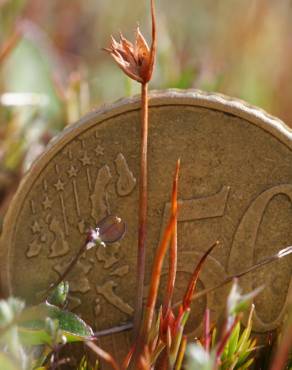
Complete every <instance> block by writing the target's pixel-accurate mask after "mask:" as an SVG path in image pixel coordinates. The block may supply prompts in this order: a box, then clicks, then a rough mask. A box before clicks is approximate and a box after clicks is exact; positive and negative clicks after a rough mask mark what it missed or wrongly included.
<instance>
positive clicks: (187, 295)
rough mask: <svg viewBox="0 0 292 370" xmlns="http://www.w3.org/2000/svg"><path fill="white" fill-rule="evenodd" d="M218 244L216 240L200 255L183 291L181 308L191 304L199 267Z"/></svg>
mask: <svg viewBox="0 0 292 370" xmlns="http://www.w3.org/2000/svg"><path fill="white" fill-rule="evenodd" d="M218 245H219V242H218V241H216V242H215V243H214V244H213V245H212V246H211V247H210V248H209V249H208V250H207V251H206V252H205V253H204V254H203V256H202V257H201V259H200V261H199V263H198V264H197V266H196V268H195V270H194V272H193V275H192V277H191V280H190V282H189V285H188V288H187V291H186V293H185V296H184V299H183V309H184V310H186V309H187V308H189V307H190V305H191V300H192V296H193V294H194V291H195V288H196V285H197V281H198V278H199V275H200V272H201V269H202V267H203V265H204V262H205V261H206V259H207V257H208V256H209V254H210V253H211V252H212V251H213V249H214V248H215V247H217V246H218Z"/></svg>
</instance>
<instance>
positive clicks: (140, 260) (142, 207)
mask: <svg viewBox="0 0 292 370" xmlns="http://www.w3.org/2000/svg"><path fill="white" fill-rule="evenodd" d="M147 149H148V83H143V84H142V85H141V157H140V189H139V190H140V191H139V227H138V252H137V296H136V307H135V317H134V335H135V337H136V336H137V335H138V331H139V327H140V323H141V318H142V309H143V307H142V306H143V292H144V278H145V255H146V251H145V246H146V231H147V174H148V173H147V166H148V164H147Z"/></svg>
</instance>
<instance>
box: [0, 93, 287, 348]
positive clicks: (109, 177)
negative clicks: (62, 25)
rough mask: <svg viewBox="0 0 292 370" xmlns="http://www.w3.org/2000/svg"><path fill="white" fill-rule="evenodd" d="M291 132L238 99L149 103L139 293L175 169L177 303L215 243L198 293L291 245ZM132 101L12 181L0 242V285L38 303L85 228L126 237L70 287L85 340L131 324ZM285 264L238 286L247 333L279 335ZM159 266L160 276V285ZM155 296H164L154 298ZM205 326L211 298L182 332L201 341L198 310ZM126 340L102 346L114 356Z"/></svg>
mask: <svg viewBox="0 0 292 370" xmlns="http://www.w3.org/2000/svg"><path fill="white" fill-rule="evenodd" d="M291 151H292V133H291V130H289V129H288V128H287V127H286V126H285V125H284V123H283V122H281V121H279V120H278V119H276V118H274V117H271V116H269V115H268V114H266V113H265V112H263V111H261V110H259V109H256V108H254V107H251V106H249V105H247V104H246V103H244V102H241V101H239V100H236V99H231V98H228V97H224V96H222V95H218V94H206V93H203V92H199V91H194V90H190V91H177V90H169V91H162V92H153V93H152V94H151V95H150V124H149V207H148V225H147V243H146V246H147V252H146V255H147V261H146V262H147V263H146V264H147V271H146V282H145V285H146V288H147V286H148V283H149V276H150V274H151V262H152V260H153V255H154V253H155V250H156V248H157V245H158V242H159V239H160V238H161V233H162V230H163V227H164V225H165V224H166V222H167V218H168V215H169V208H170V203H169V202H170V192H171V185H172V176H173V172H174V168H175V163H176V160H177V159H178V158H180V159H181V174H180V180H179V215H178V279H179V281H178V282H177V286H178V289H177V292H176V299H177V300H178V299H179V297H182V291H183V289H184V287H185V286H186V284H187V280H188V279H189V277H190V274H191V273H192V271H193V269H194V268H195V265H196V263H197V261H198V260H199V258H200V256H201V255H202V253H203V252H204V251H205V250H206V249H207V248H208V247H209V246H210V245H211V244H212V243H213V242H214V241H215V240H217V239H218V240H219V241H221V247H220V248H218V249H217V250H215V251H214V252H213V254H212V255H211V256H210V257H209V258H208V259H207V262H206V264H205V267H204V269H203V271H202V274H201V278H200V288H201V289H203V288H207V287H211V286H214V285H216V284H217V283H218V282H220V281H222V280H223V279H224V278H225V277H226V276H227V275H228V274H230V273H232V274H234V273H237V272H240V271H242V270H244V269H245V268H247V267H249V266H251V265H253V264H254V263H256V262H258V261H260V260H262V259H263V258H265V257H267V256H269V255H271V254H273V253H276V252H277V251H279V250H280V249H281V248H283V247H286V246H287V245H289V244H292V228H291V221H292V205H291V202H292V167H291V163H292V152H291ZM139 158H140V100H139V97H135V98H131V99H125V100H122V101H119V102H117V103H115V104H113V105H110V106H107V107H103V108H101V109H100V110H97V111H94V112H91V113H89V114H88V115H87V116H85V117H84V118H83V119H81V120H80V122H78V123H77V124H75V125H73V126H71V127H70V128H68V129H67V130H65V131H64V132H63V133H61V134H60V135H59V136H58V137H57V138H56V139H55V140H54V141H53V142H52V143H50V145H49V147H48V148H47V150H46V152H45V153H44V154H43V155H42V156H41V157H40V158H39V159H38V161H37V162H36V163H35V164H34V165H33V167H32V169H31V170H30V171H29V173H28V174H27V176H26V177H25V179H24V180H23V182H22V184H21V186H20V188H19V190H18V192H17V194H16V196H15V198H14V200H13V202H12V204H11V207H10V210H9V212H8V214H7V217H6V219H5V224H4V229H3V235H2V239H1V255H2V257H1V271H2V286H3V289H5V291H6V292H9V294H13V295H15V296H20V297H24V298H25V299H26V300H27V301H28V302H35V301H37V299H38V293H39V292H41V291H44V290H45V289H46V288H47V287H48V286H49V285H50V284H51V283H52V282H54V281H55V280H56V279H57V278H58V276H59V275H60V274H61V273H62V271H64V269H65V268H66V266H67V265H68V263H70V260H71V259H72V258H73V257H74V255H75V254H76V253H77V251H78V250H79V248H80V246H81V245H82V243H84V240H85V239H86V233H87V231H88V229H89V228H90V227H92V228H94V227H96V223H97V222H98V221H100V220H102V219H104V217H106V216H107V215H109V214H113V215H118V216H119V217H121V219H122V220H123V221H124V222H125V223H126V225H127V232H126V234H125V237H124V238H123V239H122V240H119V241H117V242H115V243H113V244H110V245H108V246H106V247H105V248H104V247H102V246H99V247H97V248H93V249H91V250H89V251H88V252H87V253H86V255H84V256H83V257H82V258H81V259H80V261H79V262H78V264H77V266H76V267H75V268H74V269H73V270H72V271H71V273H70V275H69V276H68V279H69V282H70V289H71V303H70V307H71V309H73V310H74V311H75V312H77V313H79V314H80V315H81V316H82V318H84V319H85V320H86V321H87V322H88V323H90V324H91V325H92V326H93V327H94V329H95V330H102V329H107V328H110V327H113V326H116V325H121V324H122V323H124V322H127V321H131V320H132V317H133V313H134V301H135V294H136V281H137V278H136V250H137V228H138V227H137V226H138V218H137V214H138V195H139V194H138V182H139ZM291 261H292V260H291V258H290V257H288V258H287V259H286V260H285V259H284V260H283V261H280V262H277V263H276V264H274V265H273V268H271V267H267V268H264V269H262V270H261V271H259V272H256V273H255V274H253V275H252V276H247V277H246V278H244V279H242V280H241V281H240V284H241V285H242V286H243V288H244V289H245V290H247V291H248V290H252V289H254V288H255V287H256V286H258V285H260V284H261V283H262V282H264V283H265V284H266V289H265V290H264V291H263V292H262V293H261V294H260V295H259V296H258V297H257V298H256V299H255V303H256V314H255V320H254V321H255V323H254V329H255V330H256V331H267V330H271V329H274V328H275V327H277V326H278V325H279V324H280V322H281V319H282V317H283V313H284V309H285V305H286V301H287V297H288V292H289V289H291V266H292V264H291ZM166 276H167V263H166V264H165V266H164V270H163V275H162V286H165V285H164V284H165V280H166ZM162 291H163V289H162ZM206 304H207V305H208V306H209V308H210V309H211V312H212V315H213V318H214V319H215V320H216V318H218V317H219V316H220V315H221V314H222V313H223V312H224V307H225V298H224V295H223V294H221V293H220V292H215V293H214V294H211V295H208V296H207V298H206V299H202V300H201V301H200V304H198V303H194V304H193V308H194V310H195V311H196V312H197V314H194V315H193V317H192V319H191V320H192V322H191V324H190V329H189V330H195V329H197V330H199V328H200V325H201V323H202V316H203V312H204V308H205V305H206ZM126 337H127V336H126V335H125V334H117V335H116V336H110V337H107V338H105V339H104V340H103V343H104V344H105V347H107V346H109V347H111V348H113V347H112V346H113V343H117V342H118V343H121V342H123V343H122V344H121V345H116V352H119V350H121V351H123V349H122V347H123V346H124V347H126V346H128V344H129V343H128V342H127V340H128V339H127V340H125V339H123V338H126Z"/></svg>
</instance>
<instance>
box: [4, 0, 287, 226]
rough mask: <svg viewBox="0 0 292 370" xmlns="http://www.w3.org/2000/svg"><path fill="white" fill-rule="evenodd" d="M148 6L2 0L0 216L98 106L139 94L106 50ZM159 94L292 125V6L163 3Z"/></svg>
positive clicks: (118, 0) (258, 0) (277, 0)
mask: <svg viewBox="0 0 292 370" xmlns="http://www.w3.org/2000/svg"><path fill="white" fill-rule="evenodd" d="M149 3H150V1H149V0H143V1H139V2H137V1H134V0H87V1H81V0H70V1H68V0H50V1H43V0H0V215H1V219H2V217H3V215H4V213H5V211H6V209H7V206H8V205H9V202H10V200H11V196H12V194H13V193H14V192H15V190H16V188H17V186H18V183H19V180H20V179H21V177H22V176H23V174H24V173H25V171H26V170H27V169H28V168H29V166H30V164H31V162H32V161H33V160H34V158H35V157H37V156H38V155H39V154H40V153H41V152H42V151H43V150H44V148H45V146H46V144H47V143H48V141H49V140H50V139H51V138H52V137H53V136H54V135H56V134H57V133H58V132H60V131H61V130H62V129H63V128H64V127H65V126H67V125H69V124H70V123H72V122H74V121H76V120H77V119H78V118H79V117H80V116H81V115H83V114H85V113H86V112H87V111H89V110H91V109H93V108H95V107H97V106H99V105H100V104H103V103H107V102H111V101H114V100H116V99H118V98H120V97H123V96H129V95H132V94H136V93H137V92H139V86H137V84H136V83H135V82H132V81H130V80H129V79H127V78H126V77H124V75H123V74H122V73H120V70H119V69H118V68H117V66H116V65H114V63H113V62H112V61H111V60H110V57H109V56H108V55H107V54H106V53H104V52H103V51H102V50H101V48H102V47H106V46H108V45H109V40H110V35H111V34H113V35H115V36H118V31H120V30H121V31H123V33H124V35H125V36H126V37H128V38H129V39H133V37H134V30H135V27H136V24H137V22H139V24H140V26H141V29H142V32H143V34H144V35H146V37H147V38H148V40H149V36H150V27H151V24H150V9H149ZM156 7H157V23H158V58H157V65H156V70H155V75H154V79H153V81H152V83H151V88H155V89H158V88H159V89H163V88H171V87H172V88H199V89H203V90H208V91H216V92H221V93H224V94H227V95H231V96H235V97H238V98H241V99H244V100H246V101H248V102H249V103H252V104H254V105H258V106H260V107H261V108H264V109H266V110H267V111H268V112H269V113H271V114H274V115H276V116H278V117H280V118H281V119H283V120H284V121H285V122H286V123H287V124H288V125H290V126H292V104H291V103H292V68H291V59H292V22H291V17H292V1H291V0H220V1H214V0H180V1H177V0H156Z"/></svg>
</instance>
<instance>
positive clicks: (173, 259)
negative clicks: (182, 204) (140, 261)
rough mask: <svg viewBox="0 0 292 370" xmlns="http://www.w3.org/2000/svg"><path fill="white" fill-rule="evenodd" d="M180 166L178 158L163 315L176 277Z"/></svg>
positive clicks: (168, 303) (168, 304) (173, 191)
mask: <svg viewBox="0 0 292 370" xmlns="http://www.w3.org/2000/svg"><path fill="white" fill-rule="evenodd" d="M179 168H180V159H179V160H178V161H177V163H176V170H175V176H174V179H175V180H174V182H173V189H172V200H171V205H172V209H171V214H172V217H174V218H175V227H174V232H173V235H172V237H171V243H170V251H169V272H168V281H167V288H166V295H165V299H164V303H163V315H166V313H167V311H169V309H170V307H171V300H172V297H173V291H174V285H175V279H176V270H177V200H176V199H177V188H178V173H179Z"/></svg>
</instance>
